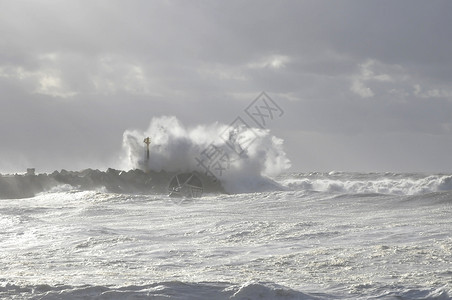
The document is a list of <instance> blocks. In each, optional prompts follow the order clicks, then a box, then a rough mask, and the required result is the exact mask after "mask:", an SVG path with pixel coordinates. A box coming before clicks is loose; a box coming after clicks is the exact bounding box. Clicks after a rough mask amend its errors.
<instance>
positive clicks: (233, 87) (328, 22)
mask: <svg viewBox="0 0 452 300" xmlns="http://www.w3.org/2000/svg"><path fill="white" fill-rule="evenodd" d="M451 12H452V4H451V2H449V1H429V2H426V1H372V2H371V1H334V2H332V1H298V2H294V1H197V2H184V1H127V2H124V1H101V0H99V1H89V2H80V1H64V2H61V1H50V0H43V1H2V2H0V36H1V37H2V38H1V39H0V88H1V92H2V95H1V97H0V104H1V106H2V110H1V111H0V117H1V119H0V125H1V129H0V133H1V139H2V144H1V146H0V149H1V153H2V154H3V155H4V157H9V159H8V160H9V161H10V162H9V163H8V164H9V165H14V162H15V161H16V164H15V165H20V167H21V168H22V167H23V165H25V164H27V165H28V164H31V165H35V166H37V167H41V168H44V167H46V168H62V167H65V168H82V167H89V166H93V165H95V162H96V161H97V162H98V164H97V166H99V165H100V166H109V165H111V164H113V163H114V161H115V159H117V158H116V157H117V156H118V155H119V154H118V153H119V151H120V145H119V144H120V141H121V137H120V135H121V134H122V132H123V131H124V130H125V129H127V128H134V127H137V128H138V127H140V128H144V127H146V126H147V124H148V123H149V121H150V119H151V118H152V117H153V116H158V115H161V114H166V115H176V116H178V117H179V118H181V119H182V121H183V122H184V123H186V124H189V125H195V124H198V123H205V122H213V121H216V120H218V121H221V122H224V123H228V122H231V121H232V120H233V119H234V118H235V117H236V116H237V115H239V114H240V113H242V111H243V109H244V107H246V106H247V105H248V103H249V102H251V101H252V100H253V99H254V98H255V97H256V96H257V95H258V94H259V93H260V92H261V91H263V90H265V91H267V92H268V93H269V95H271V97H273V98H274V99H275V100H277V101H279V103H280V104H281V105H282V106H283V107H284V108H285V111H286V113H285V115H284V118H283V119H281V120H280V121H279V122H277V123H275V124H274V128H273V129H274V131H275V134H277V135H279V136H281V137H283V138H285V139H286V143H287V145H288V149H287V151H288V152H289V157H291V154H292V156H297V154H298V153H299V150H300V149H301V148H303V149H305V150H304V154H305V155H306V156H307V157H311V158H313V159H311V160H304V159H303V158H299V157H295V158H293V157H292V159H293V160H294V161H296V163H295V164H294V167H295V168H304V169H306V168H308V169H316V168H322V169H324V168H326V169H329V168H332V169H333V168H338V167H341V168H345V167H343V165H341V164H339V163H338V162H339V161H341V162H344V161H347V163H348V165H347V166H348V169H349V170H354V169H371V170H372V169H375V168H378V167H380V166H382V162H383V161H384V162H387V164H385V166H386V165H387V166H390V165H391V163H390V162H391V161H393V162H397V163H396V164H394V166H397V168H398V169H400V170H403V169H404V166H406V169H409V168H413V164H412V163H410V164H406V165H404V164H403V163H400V162H401V161H403V160H401V159H400V158H401V157H402V156H404V155H405V154H404V152H406V151H408V149H409V148H410V147H411V146H412V145H413V141H415V140H416V139H415V138H412V137H413V136H417V137H418V139H423V138H426V139H427V138H429V139H430V141H435V143H439V144H438V147H442V148H446V147H448V146H449V144H450V142H449V141H450V139H451V137H450V134H451V130H452V88H451V87H450V86H449V82H450V80H451V78H452V71H451V70H452V68H451V67H452V66H451V62H452V59H451V58H452V57H451V53H452V39H450V28H452V26H451V25H452V24H451V23H452V19H451V18H450V17H449V16H450V13H451ZM394 134H396V135H397V134H400V135H402V136H403V135H409V136H410V139H409V141H410V142H407V143H405V144H403V143H397V145H396V144H395V142H394V141H395V140H394V138H393V136H394ZM340 136H344V137H347V138H346V140H347V144H346V145H339V144H338V143H340V142H341V139H340V138H339V137H340ZM358 136H361V137H358ZM362 136H367V137H368V138H367V139H368V140H372V136H375V137H377V136H378V140H379V141H381V143H379V145H380V146H376V147H377V148H376V149H386V148H387V147H388V146H389V147H390V145H393V146H394V147H396V148H398V149H400V150H399V151H393V152H391V153H390V154H389V153H387V154H385V153H386V152H384V151H382V153H383V154H382V155H381V156H380V157H375V158H374V160H369V159H367V158H364V157H366V156H365V155H357V154H356V153H357V152H360V147H362V146H361V145H362V142H363V139H362ZM385 136H387V139H386V140H385ZM432 136H433V137H434V138H431V137H432ZM68 137H69V138H68ZM376 139H377V138H376ZM333 140H334V141H335V142H336V146H337V147H338V148H340V149H343V150H342V151H340V154H339V152H337V153H336V154H334V153H333V154H332V153H331V151H329V150H328V149H326V148H324V147H323V146H325V145H330V142H331V141H333ZM401 140H403V139H401ZM326 141H330V142H326ZM441 141H442V142H441ZM385 143H387V144H385ZM30 144H32V145H33V147H29V145H30ZM316 145H317V146H316ZM322 145H323V146H322ZM418 148H419V147H418ZM423 149H424V150H422V151H423V152H422V151H420V150H417V149H413V150H411V151H413V153H412V154H411V155H412V156H413V157H423V156H424V155H427V156H429V157H433V156H434V155H429V154H431V153H433V152H434V151H433V150H432V149H431V148H429V149H430V150H428V151H427V150H425V148H423ZM363 151H369V149H363ZM375 151H377V152H378V150H375ZM49 153H53V154H52V156H53V157H54V158H58V159H52V158H50V157H49V155H48V154H49ZM347 153H351V154H350V156H349V157H347V159H344V157H345V156H347ZM327 157H328V159H323V160H322V158H327ZM360 157H363V158H360ZM354 158H356V159H354ZM441 159H445V158H444V157H438V158H437V160H436V161H434V160H433V159H432V158H429V160H428V161H429V162H430V163H431V166H432V169H435V168H437V166H438V165H441V164H439V163H438V161H440V160H441ZM17 160H20V161H21V162H20V163H19V162H17ZM55 161H57V163H56V162H55ZM424 161H425V160H424ZM326 162H327V163H326ZM9 165H8V166H7V164H6V163H4V162H3V163H0V169H1V168H3V169H7V168H9ZM415 168H416V165H415V166H414V169H415ZM418 168H425V163H423V164H418ZM445 169H447V170H450V169H452V165H446V167H445Z"/></svg>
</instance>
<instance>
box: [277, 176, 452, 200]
mask: <svg viewBox="0 0 452 300" xmlns="http://www.w3.org/2000/svg"><path fill="white" fill-rule="evenodd" d="M402 175H403V174H379V173H375V174H366V176H350V173H339V172H330V173H328V174H323V173H315V174H299V175H298V176H295V177H293V178H288V179H281V180H279V182H280V183H281V185H283V186H286V187H288V188H290V189H294V190H314V191H320V192H336V193H348V194H368V193H378V194H396V195H418V194H425V193H431V192H438V191H447V190H452V175H441V174H439V175H420V174H416V175H411V176H410V175H409V174H407V175H405V176H402Z"/></svg>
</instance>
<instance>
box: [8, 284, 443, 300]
mask: <svg viewBox="0 0 452 300" xmlns="http://www.w3.org/2000/svg"><path fill="white" fill-rule="evenodd" d="M362 288H365V289H370V290H373V287H372V286H368V285H366V286H364V287H360V286H357V287H355V293H353V294H342V295H333V294H325V293H303V292H300V291H297V290H294V289H291V288H288V287H285V286H282V285H279V284H275V283H272V282H246V283H243V284H241V285H237V284H232V283H228V282H198V283H194V282H180V281H168V282H159V283H153V284H146V285H129V286H123V287H113V286H102V285H101V286H92V285H82V286H70V285H56V286H51V285H48V284H38V285H31V286H20V285H14V284H6V285H4V286H0V296H1V297H2V298H5V299H8V298H11V299H40V300H56V299H174V300H182V299H183V300H186V299H197V300H212V299H216V300H254V299H256V300H257V299H259V300H278V299H281V300H282V299H284V300H292V299H293V300H322V299H406V300H408V299H432V300H446V299H451V297H450V295H449V293H448V291H447V289H446V288H436V289H431V288H425V289H422V288H408V287H403V286H398V287H394V286H386V287H378V288H376V289H375V291H374V292H373V293H371V294H364V293H360V292H359V290H361V289H362ZM378 291H383V292H378Z"/></svg>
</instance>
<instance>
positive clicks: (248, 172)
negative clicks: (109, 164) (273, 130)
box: [123, 116, 290, 193]
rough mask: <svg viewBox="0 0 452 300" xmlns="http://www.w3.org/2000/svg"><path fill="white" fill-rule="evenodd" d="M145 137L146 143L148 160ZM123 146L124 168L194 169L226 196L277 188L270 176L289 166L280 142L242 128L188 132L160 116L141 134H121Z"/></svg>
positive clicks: (211, 127) (201, 127)
mask: <svg viewBox="0 0 452 300" xmlns="http://www.w3.org/2000/svg"><path fill="white" fill-rule="evenodd" d="M145 137H150V139H151V144H150V145H149V150H150V155H149V159H146V154H145V151H146V150H145V147H144V146H145V145H144V142H143V140H144V138H145ZM123 147H124V149H125V153H126V155H125V156H126V157H125V163H126V165H125V166H124V168H126V169H142V170H152V171H155V172H159V171H166V172H187V171H198V172H201V173H205V174H208V175H209V176H210V177H211V178H212V179H214V180H216V179H217V180H219V181H221V183H222V185H223V186H224V188H225V190H226V192H228V193H243V192H256V191H266V190H274V189H281V187H280V186H279V185H278V184H277V183H276V182H275V181H273V180H271V179H269V177H272V176H275V175H278V174H279V173H281V172H282V171H284V170H286V169H288V168H289V167H290V161H289V159H288V158H287V157H286V153H285V152H284V150H283V140H282V139H280V138H277V137H275V136H272V135H271V134H270V131H269V130H267V129H258V128H250V127H247V126H244V124H237V126H233V125H224V124H220V123H215V124H212V125H198V126H196V127H193V128H187V127H185V126H183V125H182V124H181V122H180V121H179V120H178V119H177V118H176V117H172V116H163V117H158V118H153V119H152V120H151V123H150V126H149V128H148V129H147V130H145V131H140V130H127V131H125V132H124V135H123Z"/></svg>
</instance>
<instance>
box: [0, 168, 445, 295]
mask: <svg viewBox="0 0 452 300" xmlns="http://www.w3.org/2000/svg"><path fill="white" fill-rule="evenodd" d="M434 178H435V180H433V179H434ZM278 180H279V182H280V183H282V184H285V185H286V187H287V190H285V191H270V192H261V193H250V194H236V195H209V196H205V197H202V198H199V199H194V200H187V199H185V200H182V201H181V202H179V201H180V200H178V201H174V200H172V199H170V198H168V197H167V196H165V195H161V196H159V195H154V196H137V195H125V194H109V193H100V192H92V191H83V192H82V191H60V192H58V191H56V192H51V193H46V194H41V195H38V196H36V197H34V198H29V199H21V200H17V199H16V200H1V201H0V224H1V227H0V228H2V229H1V233H0V244H1V248H0V262H1V264H0V274H1V275H0V296H1V297H2V298H14V299H30V298H33V297H34V298H35V299H61V298H71V299H72V298H78V299H85V297H88V298H89V297H95V298H102V299H111V298H115V297H116V298H120V299H122V298H126V297H137V298H139V299H147V298H152V299H155V298H156V299H168V298H169V299H313V298H316V299H317V298H320V299H337V298H341V299H372V298H378V299H394V298H397V297H400V298H399V299H426V298H428V299H449V298H450V296H451V295H452V291H451V286H452V279H451V278H452V276H451V275H452V267H451V266H452V264H451V262H452V238H451V236H450V232H451V229H452V221H451V216H452V192H451V191H448V190H446V187H447V186H445V185H444V184H445V183H447V182H450V176H448V175H421V174H354V173H331V174H319V173H316V174H292V175H291V174H285V175H283V176H281V177H279V179H278ZM300 182H309V183H310V185H309V186H303V187H300V186H299V185H298V184H299V183H300ZM432 182H439V183H440V184H436V183H435V184H433V183H432ZM441 182H443V185H441ZM288 183H290V184H288ZM294 183H297V186H294ZM320 183H322V184H320ZM383 183H384V184H383ZM316 186H317V187H320V188H317V189H316V188H314V187H316ZM331 186H335V187H337V186H339V187H341V188H340V189H336V188H334V189H333V188H331ZM357 186H361V188H359V189H358V188H357ZM362 186H367V187H366V188H365V189H364V188H362ZM371 186H373V188H370V187H371ZM382 186H386V188H388V189H389V190H391V191H394V193H390V192H388V193H381V190H382ZM427 186H428V187H430V190H426V187H427ZM389 187H390V188H389ZM346 189H348V190H346ZM411 191H416V192H413V193H412V192H411ZM153 297H155V298H153ZM159 297H160V298H159Z"/></svg>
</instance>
